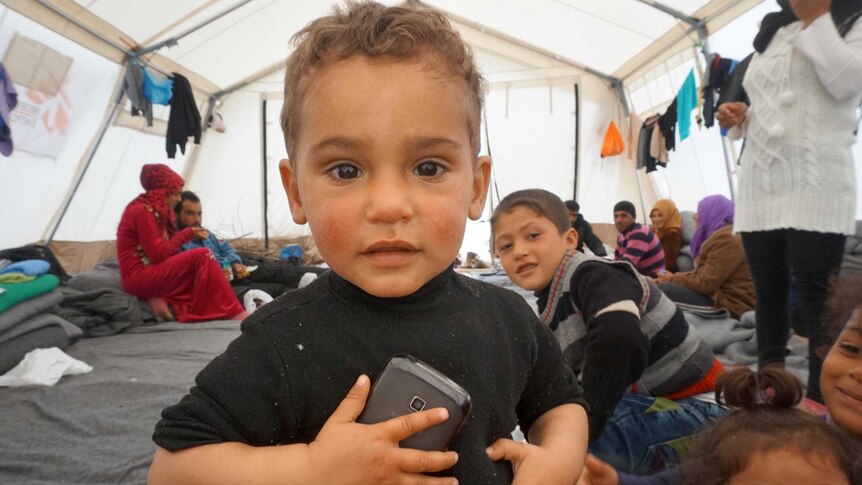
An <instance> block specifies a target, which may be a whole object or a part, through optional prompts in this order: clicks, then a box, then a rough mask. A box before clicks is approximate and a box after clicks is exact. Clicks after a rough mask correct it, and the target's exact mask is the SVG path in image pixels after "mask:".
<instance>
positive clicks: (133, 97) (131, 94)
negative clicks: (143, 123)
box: [123, 62, 153, 126]
mask: <svg viewBox="0 0 862 485" xmlns="http://www.w3.org/2000/svg"><path fill="white" fill-rule="evenodd" d="M123 92H124V93H125V94H126V97H127V98H129V101H130V102H131V103H132V108H131V112H132V116H144V117H145V118H146V119H147V126H153V104H152V103H151V102H150V100H149V99H147V95H146V93H144V72H143V69H142V68H141V66H140V65H139V64H138V63H136V62H130V63H129V65H128V66H126V74H125V75H124V76H123Z"/></svg>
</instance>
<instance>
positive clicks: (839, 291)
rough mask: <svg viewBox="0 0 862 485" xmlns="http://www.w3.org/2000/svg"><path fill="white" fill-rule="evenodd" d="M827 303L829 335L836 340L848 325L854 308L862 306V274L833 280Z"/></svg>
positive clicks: (832, 339) (831, 339)
mask: <svg viewBox="0 0 862 485" xmlns="http://www.w3.org/2000/svg"><path fill="white" fill-rule="evenodd" d="M831 286H832V289H831V293H830V295H829V303H828V305H827V308H828V310H827V312H826V322H827V327H826V328H827V332H826V333H827V335H828V336H829V337H830V342H832V341H834V340H835V338H837V337H838V334H840V333H841V330H843V329H844V326H845V325H847V321H848V320H849V319H850V315H852V314H853V310H855V309H856V308H857V307H860V306H862V275H855V276H847V275H844V276H840V277H838V278H834V279H833V280H832V285H831Z"/></svg>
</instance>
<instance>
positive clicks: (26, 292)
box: [0, 265, 60, 314]
mask: <svg viewBox="0 0 862 485" xmlns="http://www.w3.org/2000/svg"><path fill="white" fill-rule="evenodd" d="M10 266H14V265H10ZM59 285H60V279H59V278H57V277H56V276H54V275H52V274H45V275H41V276H39V277H38V278H36V279H35V280H33V281H30V282H28V283H8V284H0V288H3V289H4V290H6V291H5V292H3V293H2V294H0V314H2V313H3V312H4V311H6V310H7V309H9V308H11V307H12V306H14V305H17V304H18V303H21V302H23V301H26V300H29V299H31V298H34V297H37V296H39V295H44V294H45V293H48V292H49V291H51V290H53V289H54V288H56V287H57V286H59Z"/></svg>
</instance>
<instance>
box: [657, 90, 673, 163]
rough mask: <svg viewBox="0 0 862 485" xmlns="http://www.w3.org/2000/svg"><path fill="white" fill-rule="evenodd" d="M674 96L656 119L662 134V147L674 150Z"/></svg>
mask: <svg viewBox="0 0 862 485" xmlns="http://www.w3.org/2000/svg"><path fill="white" fill-rule="evenodd" d="M676 113H677V110H676V98H674V99H673V101H672V102H671V103H670V106H668V107H667V110H666V111H665V112H664V114H663V115H661V116H660V117H659V119H658V127H659V129H661V134H662V136H664V147H665V149H666V150H667V151H671V150H676Z"/></svg>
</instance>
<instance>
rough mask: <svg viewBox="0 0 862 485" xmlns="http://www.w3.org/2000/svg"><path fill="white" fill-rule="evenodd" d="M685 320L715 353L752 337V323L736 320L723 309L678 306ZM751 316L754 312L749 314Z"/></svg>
mask: <svg viewBox="0 0 862 485" xmlns="http://www.w3.org/2000/svg"><path fill="white" fill-rule="evenodd" d="M678 306H679V307H680V309H681V310H682V313H683V315H685V319H686V320H687V321H688V323H690V324H691V325H692V326H693V327H694V328H695V330H696V331H697V334H698V336H699V337H700V338H701V340H703V341H704V343H706V344H707V345H709V347H710V348H711V349H712V351H713V352H715V353H720V352H723V351H724V349H725V348H727V346H728V345H730V344H732V343H734V342H745V341H748V340H750V339H751V338H752V337H753V336H754V322H753V321H751V322H750V323H749V320H748V319H744V320H741V321H740V320H736V319H735V318H731V316H730V313H728V311H727V310H725V309H724V308H711V307H695V306H694V305H683V304H679V305H678ZM751 313H752V314H753V313H754V312H751Z"/></svg>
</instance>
